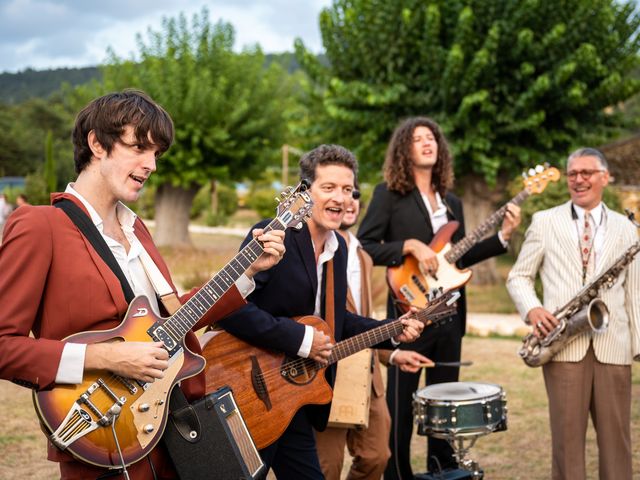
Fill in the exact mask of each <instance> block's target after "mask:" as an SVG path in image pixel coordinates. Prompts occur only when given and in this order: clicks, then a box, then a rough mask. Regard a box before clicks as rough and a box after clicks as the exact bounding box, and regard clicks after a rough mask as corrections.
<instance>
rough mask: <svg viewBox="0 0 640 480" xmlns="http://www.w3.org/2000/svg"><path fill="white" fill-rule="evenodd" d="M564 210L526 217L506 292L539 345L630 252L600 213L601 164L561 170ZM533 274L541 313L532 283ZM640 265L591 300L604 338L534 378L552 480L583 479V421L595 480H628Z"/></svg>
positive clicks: (594, 160) (588, 340)
mask: <svg viewBox="0 0 640 480" xmlns="http://www.w3.org/2000/svg"><path fill="white" fill-rule="evenodd" d="M567 181H568V186H569V193H570V195H571V201H569V202H567V203H565V204H562V205H560V206H557V207H555V208H551V209H549V210H544V211H541V212H538V213H536V214H535V215H534V216H533V219H532V222H531V226H530V227H529V229H528V230H527V233H526V235H525V241H524V244H523V245H522V250H521V251H520V255H519V256H518V260H517V261H516V263H515V265H514V266H513V268H512V270H511V272H510V273H509V278H508V280H507V287H508V289H509V293H510V294H511V297H512V298H513V301H514V302H515V305H516V307H517V308H518V311H519V312H520V314H521V315H522V317H523V318H524V319H525V322H526V323H528V324H530V325H532V326H533V327H534V332H535V334H536V335H538V336H540V337H544V336H546V335H547V334H548V333H549V332H550V331H551V330H552V329H553V328H554V327H555V326H556V325H557V324H558V320H557V319H556V318H555V317H554V316H553V314H552V313H550V312H553V311H555V310H556V309H557V308H559V307H561V306H563V305H564V304H566V303H567V302H568V301H569V300H571V299H572V298H573V297H575V295H576V293H577V292H578V291H579V290H580V289H581V288H582V286H583V285H586V284H589V283H590V282H591V281H592V280H593V278H595V277H596V276H597V275H598V274H599V273H601V272H603V271H605V270H607V269H608V268H609V266H610V265H611V264H612V263H613V262H614V261H615V260H616V259H617V258H618V257H619V256H620V255H621V254H622V252H624V251H625V250H627V249H628V248H629V247H630V246H631V245H632V244H633V243H635V242H636V241H638V232H637V230H636V228H635V227H634V226H633V225H632V224H631V222H629V221H628V220H627V219H626V218H625V217H624V216H623V215H620V214H619V213H616V212H614V211H612V210H610V209H609V208H607V206H606V205H605V204H604V203H602V192H603V190H604V188H605V187H606V185H607V184H608V183H609V172H608V167H607V162H606V159H605V158H604V155H603V154H602V153H601V152H599V151H598V150H595V149H592V148H582V149H579V150H577V151H575V152H573V153H572V154H571V155H570V156H569V159H568V162H567ZM537 273H539V274H540V278H541V280H542V287H543V297H544V303H541V302H540V300H539V299H538V297H537V296H536V293H535V289H534V282H535V278H536V274H537ZM639 292H640V262H638V260H635V261H634V262H632V263H631V264H630V265H629V267H628V268H627V269H626V270H625V271H623V272H622V273H621V274H620V276H619V277H618V279H617V281H616V283H615V284H614V285H613V286H612V287H611V288H610V289H608V290H604V291H602V292H601V296H600V298H601V299H602V300H603V301H604V302H605V304H606V305H607V307H608V308H609V312H610V319H609V327H608V329H607V330H606V331H605V332H604V333H599V334H595V333H593V332H591V331H589V332H587V333H584V334H582V335H580V336H578V337H577V338H576V339H575V340H574V341H572V342H571V343H570V344H568V345H567V346H566V347H565V348H564V349H562V350H560V351H559V352H558V353H557V354H556V356H555V357H554V358H553V360H552V361H551V362H549V363H547V364H546V365H544V366H543V367H542V368H543V374H544V380H545V386H546V390H547V396H548V398H549V416H550V422H551V438H552V449H553V450H552V478H553V479H554V480H555V479H571V480H576V479H577V480H580V479H584V478H585V477H586V471H585V436H586V429H587V422H588V419H589V413H591V418H592V421H593V425H594V427H595V430H596V434H597V442H598V451H599V470H600V471H599V477H600V479H601V480H607V479H609V480H613V479H629V480H630V479H631V477H632V464H631V435H630V415H631V363H632V361H633V360H636V361H638V360H640V294H639Z"/></svg>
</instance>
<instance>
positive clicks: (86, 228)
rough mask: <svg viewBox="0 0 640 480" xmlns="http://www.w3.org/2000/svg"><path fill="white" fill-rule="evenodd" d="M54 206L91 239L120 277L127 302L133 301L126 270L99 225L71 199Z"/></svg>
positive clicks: (98, 251) (102, 256)
mask: <svg viewBox="0 0 640 480" xmlns="http://www.w3.org/2000/svg"><path fill="white" fill-rule="evenodd" d="M53 206H54V207H56V208H59V209H60V210H62V211H63V212H64V213H66V214H67V215H68V217H69V218H70V219H71V221H72V222H73V223H74V224H75V225H76V227H78V229H79V230H80V231H81V232H82V234H83V235H84V236H85V238H86V239H87V240H89V243H91V245H93V248H94V249H95V251H96V252H97V253H98V255H100V257H101V258H102V260H104V262H105V263H106V264H107V265H108V266H109V268H110V269H111V271H112V272H113V273H114V274H115V275H116V277H118V280H119V281H120V285H121V286H122V291H123V292H124V298H125V299H126V300H127V303H131V300H133V298H134V297H135V295H134V293H133V289H132V288H131V285H129V282H128V281H127V277H125V276H124V272H123V271H122V269H121V268H120V265H118V261H117V260H116V257H114V256H113V253H112V252H111V249H110V248H109V246H108V245H107V242H106V241H105V240H104V238H103V237H102V234H101V233H100V232H99V231H98V227H96V226H95V224H94V223H93V222H92V221H91V219H90V218H89V216H88V215H87V214H86V213H84V212H83V211H82V209H81V208H80V207H78V206H77V205H76V204H75V203H73V202H72V201H71V200H68V199H66V198H64V199H62V200H60V201H58V202H56V203H55V204H54V205H53Z"/></svg>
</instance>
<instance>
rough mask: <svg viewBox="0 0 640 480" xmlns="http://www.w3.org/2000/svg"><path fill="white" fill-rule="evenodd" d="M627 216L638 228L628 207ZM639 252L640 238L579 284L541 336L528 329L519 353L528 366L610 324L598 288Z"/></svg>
mask: <svg viewBox="0 0 640 480" xmlns="http://www.w3.org/2000/svg"><path fill="white" fill-rule="evenodd" d="M626 212H627V216H628V217H629V220H631V222H633V224H634V225H635V226H636V227H638V228H640V224H638V223H637V222H636V221H635V220H634V215H633V213H631V212H629V211H628V210H627V211H626ZM638 252H640V241H637V242H636V243H634V244H633V245H631V247H629V248H628V249H627V251H625V252H624V253H623V254H622V255H621V256H620V257H619V258H618V259H617V260H616V261H615V262H614V263H613V264H612V265H611V266H610V267H609V268H608V269H607V270H606V271H604V272H602V273H601V274H600V275H598V276H597V277H596V278H595V279H594V280H593V281H592V282H591V283H589V284H588V285H585V286H584V287H582V289H581V290H580V291H579V292H578V294H577V295H576V296H575V297H573V299H572V300H570V301H569V302H568V303H567V304H566V305H564V306H563V307H561V308H559V309H558V310H556V311H555V312H553V316H554V317H556V318H557V319H558V320H559V323H558V325H556V327H555V328H554V329H553V330H552V331H551V332H549V334H548V335H547V336H546V337H544V338H539V337H538V336H536V335H534V334H533V333H529V334H528V335H527V336H526V337H524V338H523V339H522V347H521V348H520V350H519V351H518V355H520V357H521V358H522V360H524V363H526V364H527V365H528V366H530V367H539V366H540V365H544V364H545V363H548V362H549V361H550V360H551V358H552V357H553V356H554V355H555V354H556V353H558V352H559V351H560V350H561V349H562V348H564V347H565V346H566V345H567V344H568V343H569V342H571V341H572V340H573V339H574V338H575V337H576V336H578V335H579V334H581V333H583V332H586V331H588V330H589V329H591V330H593V331H594V332H596V333H600V332H604V331H605V330H606V329H607V327H608V325H609V309H608V308H607V306H606V305H605V303H604V302H603V301H602V300H600V299H599V298H598V294H599V293H600V291H601V290H604V289H608V288H611V287H612V286H613V284H614V283H615V282H616V279H617V278H618V276H619V275H620V274H621V273H622V272H623V271H624V269H625V268H627V266H628V265H629V264H630V263H631V262H632V261H633V259H634V257H635V256H636V254H637V253H638Z"/></svg>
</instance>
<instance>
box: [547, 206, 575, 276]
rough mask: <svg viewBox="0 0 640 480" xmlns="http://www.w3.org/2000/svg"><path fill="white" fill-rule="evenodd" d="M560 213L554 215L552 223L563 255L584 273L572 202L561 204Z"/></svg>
mask: <svg viewBox="0 0 640 480" xmlns="http://www.w3.org/2000/svg"><path fill="white" fill-rule="evenodd" d="M558 213H559V215H554V216H553V217H552V224H553V226H554V231H555V233H556V235H555V236H556V238H557V239H558V244H559V246H560V248H561V249H562V250H563V254H561V255H563V256H566V258H568V259H569V263H570V264H571V266H572V267H575V269H576V271H578V272H580V275H582V264H581V259H580V248H579V246H578V237H577V233H576V222H575V220H574V219H573V217H572V215H571V202H570V201H569V202H567V203H565V204H564V205H561V206H560V207H559V209H558Z"/></svg>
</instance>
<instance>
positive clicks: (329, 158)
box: [300, 145, 358, 187]
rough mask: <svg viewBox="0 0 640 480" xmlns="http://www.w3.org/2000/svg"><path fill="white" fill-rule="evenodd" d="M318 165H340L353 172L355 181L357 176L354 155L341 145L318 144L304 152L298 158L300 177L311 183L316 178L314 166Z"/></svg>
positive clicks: (356, 164) (356, 162) (356, 163)
mask: <svg viewBox="0 0 640 480" xmlns="http://www.w3.org/2000/svg"><path fill="white" fill-rule="evenodd" d="M320 165H342V166H344V167H347V168H348V169H350V170H351V171H352V172H353V177H354V179H355V182H356V187H357V183H358V181H357V178H358V161H357V160H356V156H355V155H354V154H353V153H352V152H351V151H350V150H347V149H346V148H344V147H343V146H342V145H319V146H317V147H316V148H314V149H313V150H310V151H308V152H307V153H305V154H304V155H303V156H302V158H301V159H300V179H301V180H308V181H309V184H312V183H313V181H314V180H315V179H316V168H318V166H320Z"/></svg>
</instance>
